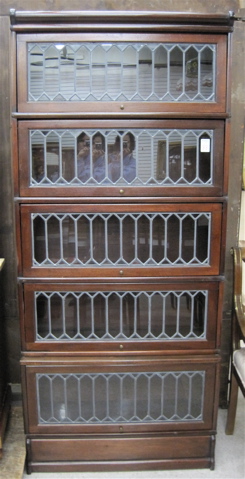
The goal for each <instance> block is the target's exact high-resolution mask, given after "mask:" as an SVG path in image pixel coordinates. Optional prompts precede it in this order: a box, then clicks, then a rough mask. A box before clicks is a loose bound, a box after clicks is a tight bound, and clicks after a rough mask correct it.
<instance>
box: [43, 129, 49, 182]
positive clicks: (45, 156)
mask: <svg viewBox="0 0 245 479" xmlns="http://www.w3.org/2000/svg"><path fill="white" fill-rule="evenodd" d="M43 157H44V159H43V161H44V165H43V170H44V178H47V177H48V171H47V137H46V136H45V137H44V145H43Z"/></svg>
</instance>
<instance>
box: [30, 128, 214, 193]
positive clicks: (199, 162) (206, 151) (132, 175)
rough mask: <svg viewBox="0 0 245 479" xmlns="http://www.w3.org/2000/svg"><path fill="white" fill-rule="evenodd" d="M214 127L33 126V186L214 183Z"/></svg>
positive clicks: (31, 174) (31, 151) (31, 165)
mask: <svg viewBox="0 0 245 479" xmlns="http://www.w3.org/2000/svg"><path fill="white" fill-rule="evenodd" d="M213 134H214V132H213V130H185V129H183V130H155V129H154V130H153V129H148V130H147V129H144V130H142V129H132V130H127V129H120V130H114V129H110V130H105V129H101V130H99V131H96V130H92V129H87V130H75V129H69V130H31V131H30V138H29V139H30V185H31V186H40V187H41V186H53V185H55V186H78V185H80V186H82V185H87V186H94V185H97V186H106V187H108V186H113V185H118V186H124V185H134V186H151V187H154V186H205V185H206V186H210V185H212V184H213Z"/></svg>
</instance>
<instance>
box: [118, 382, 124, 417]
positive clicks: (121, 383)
mask: <svg viewBox="0 0 245 479" xmlns="http://www.w3.org/2000/svg"><path fill="white" fill-rule="evenodd" d="M124 377H125V376H123V375H121V376H119V384H120V385H119V404H120V406H119V410H120V413H119V415H120V417H121V418H123V379H124Z"/></svg>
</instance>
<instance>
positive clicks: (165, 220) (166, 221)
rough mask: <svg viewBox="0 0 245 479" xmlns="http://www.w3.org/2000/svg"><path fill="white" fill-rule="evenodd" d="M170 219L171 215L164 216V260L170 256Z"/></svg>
mask: <svg viewBox="0 0 245 479" xmlns="http://www.w3.org/2000/svg"><path fill="white" fill-rule="evenodd" d="M168 219H169V215H168V216H167V217H166V216H164V223H165V228H164V231H165V238H164V261H165V260H166V259H167V258H168Z"/></svg>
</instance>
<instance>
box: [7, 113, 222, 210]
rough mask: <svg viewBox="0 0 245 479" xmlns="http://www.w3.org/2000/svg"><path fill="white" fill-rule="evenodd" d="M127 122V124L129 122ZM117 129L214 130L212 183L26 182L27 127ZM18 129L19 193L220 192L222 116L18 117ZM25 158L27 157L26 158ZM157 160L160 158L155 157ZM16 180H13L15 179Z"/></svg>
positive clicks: (79, 195) (83, 195) (135, 195)
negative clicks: (36, 184) (29, 118)
mask: <svg viewBox="0 0 245 479" xmlns="http://www.w3.org/2000/svg"><path fill="white" fill-rule="evenodd" d="M129 125H130V126H129ZM72 128H74V129H81V130H83V129H84V130H85V129H89V128H92V129H95V130H97V129H99V128H101V129H102V128H103V129H108V130H110V129H113V130H114V129H118V130H120V128H121V129H122V128H128V129H130V128H131V129H133V128H136V129H137V128H139V129H140V128H142V129H149V130H151V129H159V130H161V129H175V128H176V129H180V130H181V129H190V130H192V129H200V130H205V129H211V130H213V132H214V136H213V172H212V176H213V184H211V185H201V186H198V185H194V186H189V187H188V186H187V185H185V186H183V185H161V186H150V185H148V186H133V185H132V186H130V185H125V186H123V187H120V186H116V185H115V186H113V185H109V186H99V187H98V186H92V185H91V186H85V185H84V186H66V187H62V185H56V186H55V191H54V188H51V187H49V186H48V185H43V186H42V187H40V186H35V185H32V186H30V171H29V166H28V165H29V164H30V159H29V139H28V132H29V130H39V129H40V130H42V129H68V130H69V129H72ZM18 133H19V145H20V151H19V165H18V163H17V161H16V171H18V178H17V181H19V188H20V195H21V196H26V197H32V198H34V197H45V196H49V197H50V196H51V195H53V194H55V197H56V199H57V201H58V198H59V197H69V196H73V197H76V198H77V201H81V198H83V199H84V200H86V198H87V197H90V198H91V201H93V199H92V198H96V197H98V196H99V197H110V196H114V197H115V198H122V197H128V196H129V197H131V201H134V198H135V199H136V201H137V198H138V197H146V196H148V197H151V196H152V197H155V198H157V197H159V199H160V198H162V197H167V196H168V197H173V196H188V198H189V197H192V196H193V197H195V196H198V197H203V196H206V197H207V196H211V197H214V196H216V195H217V196H220V195H222V193H223V184H222V182H223V180H222V178H223V174H222V173H223V168H224V165H223V153H224V151H223V142H224V122H223V121H222V120H209V121H207V120H195V121H193V120H177V119H176V120H148V121H145V120H130V123H129V122H128V121H127V120H117V121H115V120H114V121H110V120H101V121H98V120H97V121H96V120H93V121H92V120H46V121H45V120H38V121H37V120H32V121H22V122H21V123H20V124H19V127H18ZM28 159H29V160H28ZM159 160H160V159H159ZM159 160H158V164H157V167H158V166H159V167H160V161H159ZM17 181H16V182H17Z"/></svg>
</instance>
